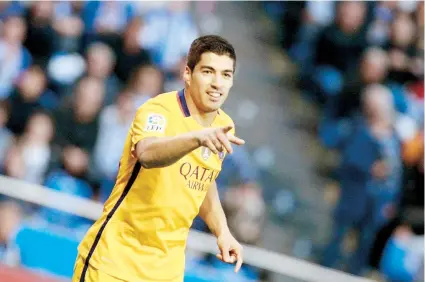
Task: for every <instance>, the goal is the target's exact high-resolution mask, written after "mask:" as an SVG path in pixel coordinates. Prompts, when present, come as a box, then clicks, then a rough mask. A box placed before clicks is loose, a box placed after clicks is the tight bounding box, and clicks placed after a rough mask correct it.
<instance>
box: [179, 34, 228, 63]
mask: <svg viewBox="0 0 425 282" xmlns="http://www.w3.org/2000/svg"><path fill="white" fill-rule="evenodd" d="M207 52H211V53H214V54H216V55H227V56H229V57H230V58H231V59H233V71H235V69H236V53H235V49H234V48H233V46H232V44H230V43H229V42H228V41H227V40H226V39H224V38H223V37H221V36H218V35H205V36H201V37H199V38H197V39H195V40H194V41H193V42H192V44H191V45H190V49H189V54H188V56H187V66H188V67H189V69H190V70H191V71H193V70H194V68H195V66H196V64H197V63H199V61H200V60H201V56H202V54H204V53H207Z"/></svg>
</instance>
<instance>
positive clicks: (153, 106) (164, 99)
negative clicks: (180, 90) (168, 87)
mask: <svg viewBox="0 0 425 282" xmlns="http://www.w3.org/2000/svg"><path fill="white" fill-rule="evenodd" d="M176 106H177V92H176V91H172V92H167V93H162V94H159V95H158V96H156V97H154V98H150V99H149V100H147V101H146V102H145V103H144V104H143V105H141V106H140V107H139V108H138V109H137V112H145V111H152V110H153V111H159V112H161V113H164V114H165V113H171V112H173V111H174V110H175V108H176Z"/></svg>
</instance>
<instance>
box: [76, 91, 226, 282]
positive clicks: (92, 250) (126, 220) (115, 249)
mask: <svg viewBox="0 0 425 282" xmlns="http://www.w3.org/2000/svg"><path fill="white" fill-rule="evenodd" d="M226 125H234V124H233V121H232V119H231V118H230V117H229V116H228V115H227V114H225V113H224V112H223V111H222V110H221V109H220V110H218V114H217V115H216V118H215V119H214V122H213V124H212V125H211V127H222V126H226ZM201 129H203V127H202V126H201V125H200V124H198V123H197V122H196V121H195V119H193V117H191V115H190V112H189V109H188V106H187V104H186V100H185V96H184V90H181V91H179V92H177V91H174V92H169V93H164V94H160V95H158V96H156V97H155V98H152V99H150V100H148V101H147V102H146V103H145V104H143V105H142V106H141V107H140V108H139V109H138V111H137V114H136V116H135V119H134V121H133V123H132V125H131V128H130V130H129V133H128V136H127V139H126V142H125V146H124V151H123V154H122V157H121V161H120V168H119V172H118V176H117V179H116V183H115V186H114V189H113V191H112V193H111V195H110V197H109V199H108V200H107V201H106V203H105V205H104V209H103V215H102V216H101V218H100V219H99V220H97V221H96V222H95V223H94V225H93V226H92V227H91V228H90V229H89V231H88V233H87V234H86V236H85V238H84V240H83V241H82V242H81V244H80V246H79V248H78V251H79V254H80V255H81V256H82V257H83V258H84V259H85V264H86V267H85V269H87V268H88V266H89V265H90V266H92V267H94V268H96V269H98V270H100V271H103V272H105V273H107V274H109V275H111V276H113V277H116V278H119V279H122V280H124V281H132V282H135V281H169V282H174V281H176V282H177V281H179V282H180V281H183V277H184V266H185V248H186V240H187V236H188V233H189V228H190V226H191V225H192V222H193V219H194V218H195V217H196V215H197V214H198V212H199V208H200V206H201V204H202V202H203V200H204V198H205V195H206V192H207V190H208V188H209V187H210V185H211V183H213V182H214V181H215V179H216V178H217V176H218V175H219V173H220V170H221V165H222V161H223V159H224V157H225V154H224V153H220V154H214V153H212V152H211V151H210V150H209V149H207V148H206V147H200V148H198V149H196V150H194V151H192V152H191V153H189V154H187V155H186V156H184V157H183V158H181V159H180V160H179V161H177V162H176V163H174V164H172V165H170V166H167V167H163V168H153V169H144V168H142V167H141V165H140V163H139V162H138V161H137V158H136V157H135V146H136V144H137V142H139V141H140V140H142V139H143V138H146V137H154V136H155V137H161V136H175V135H178V134H181V133H186V132H189V131H196V130H201ZM232 133H233V134H234V131H233V129H232ZM104 153H105V154H107V153H108V152H104ZM84 272H85V271H83V274H84Z"/></svg>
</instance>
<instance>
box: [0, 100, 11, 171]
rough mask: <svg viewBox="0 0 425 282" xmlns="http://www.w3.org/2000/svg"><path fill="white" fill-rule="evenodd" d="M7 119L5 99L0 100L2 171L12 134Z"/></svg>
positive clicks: (0, 155) (0, 160) (0, 164)
mask: <svg viewBox="0 0 425 282" xmlns="http://www.w3.org/2000/svg"><path fill="white" fill-rule="evenodd" d="M8 119H9V107H8V104H7V103H6V102H5V101H2V102H0V171H3V164H4V160H5V157H6V153H7V150H8V149H9V147H10V146H11V145H12V143H13V139H14V137H13V134H12V133H11V132H10V131H9V129H7V127H6V124H7V120H8Z"/></svg>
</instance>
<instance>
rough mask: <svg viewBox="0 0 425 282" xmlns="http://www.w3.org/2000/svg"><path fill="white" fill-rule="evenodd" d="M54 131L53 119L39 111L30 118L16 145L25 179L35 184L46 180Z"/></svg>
mask: <svg viewBox="0 0 425 282" xmlns="http://www.w3.org/2000/svg"><path fill="white" fill-rule="evenodd" d="M53 132H54V129H53V121H52V120H51V118H50V116H48V115H47V114H46V113H43V112H37V113H34V114H33V115H32V116H31V117H30V118H29V120H28V123H27V126H26V130H25V132H24V134H23V135H22V137H21V138H19V141H18V143H17V144H16V145H15V146H16V150H17V153H18V154H19V155H20V156H19V159H21V160H22V165H23V166H22V167H21V169H22V170H23V173H22V176H21V178H22V179H23V180H25V181H28V182H31V183H35V184H42V183H43V182H44V177H45V174H46V173H47V169H48V167H49V164H50V158H51V153H52V152H51V148H50V142H51V140H52V138H53Z"/></svg>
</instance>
